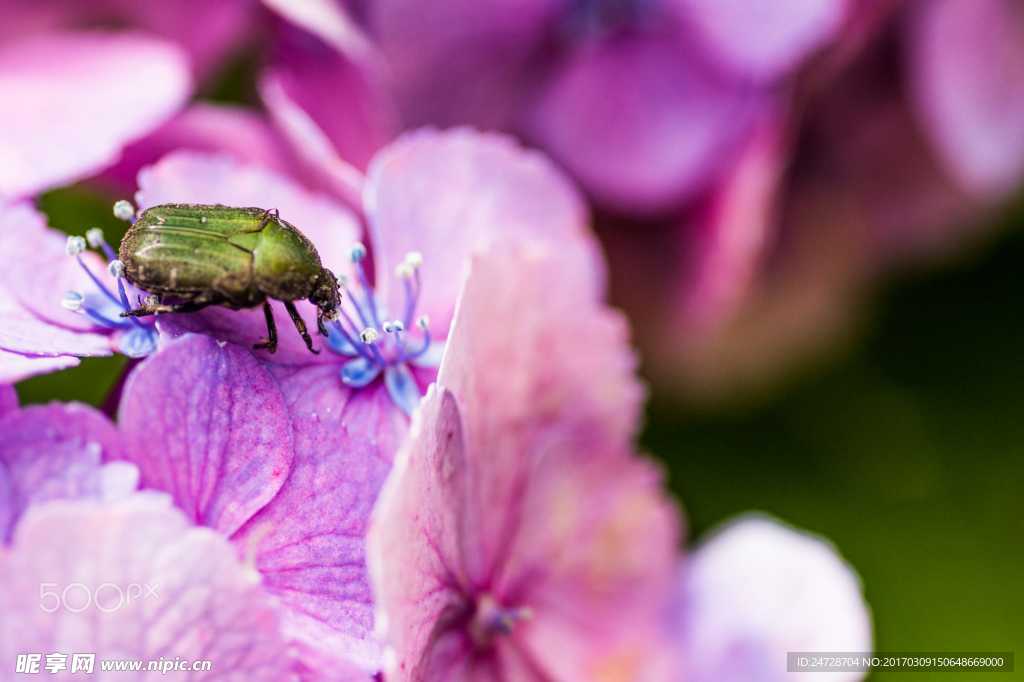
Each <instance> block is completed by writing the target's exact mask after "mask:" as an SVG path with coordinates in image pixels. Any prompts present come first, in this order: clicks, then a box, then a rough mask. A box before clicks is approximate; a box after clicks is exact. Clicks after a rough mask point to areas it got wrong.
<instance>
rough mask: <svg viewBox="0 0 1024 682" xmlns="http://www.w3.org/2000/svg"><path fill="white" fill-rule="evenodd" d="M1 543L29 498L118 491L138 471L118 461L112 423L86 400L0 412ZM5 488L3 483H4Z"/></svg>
mask: <svg viewBox="0 0 1024 682" xmlns="http://www.w3.org/2000/svg"><path fill="white" fill-rule="evenodd" d="M0 434H3V436H2V437H0V479H2V482H0V492H2V493H3V494H2V495H0V544H2V542H3V541H7V540H9V539H10V537H11V532H12V531H13V529H14V525H15V523H16V521H17V520H18V518H19V517H20V516H21V515H22V513H23V512H24V511H25V510H26V509H27V508H28V507H29V506H31V505H33V504H40V503H43V502H46V501H49V500H57V499H68V498H78V497H94V498H104V497H108V498H109V497H117V496H119V495H123V494H126V493H128V492H130V491H131V490H133V489H134V488H135V484H136V483H137V481H138V474H137V472H135V471H134V470H132V469H131V468H130V467H128V465H125V464H122V463H116V464H108V465H103V464H102V462H103V460H104V459H112V458H117V457H119V456H121V455H122V454H123V448H122V442H121V438H120V436H119V435H118V433H117V430H116V429H115V428H114V425H113V424H111V423H110V421H108V420H107V418H106V417H104V416H103V415H102V414H100V413H99V412H97V411H95V410H93V409H92V408H90V407H87V406H85V405H77V404H70V405H61V404H57V403H54V404H52V405H46V406H33V407H26V408H24V409H22V410H15V411H13V412H10V413H8V414H6V415H5V416H3V417H0ZM5 488H6V489H5Z"/></svg>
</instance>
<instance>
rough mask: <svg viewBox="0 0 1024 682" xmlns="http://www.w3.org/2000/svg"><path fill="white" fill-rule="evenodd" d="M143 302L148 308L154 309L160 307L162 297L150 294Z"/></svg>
mask: <svg viewBox="0 0 1024 682" xmlns="http://www.w3.org/2000/svg"><path fill="white" fill-rule="evenodd" d="M142 302H143V303H145V304H146V307H148V308H153V307H155V306H158V305H160V297H159V296H154V295H153V294H150V295H149V296H147V297H146V298H144V299H142Z"/></svg>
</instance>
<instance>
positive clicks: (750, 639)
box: [681, 517, 871, 682]
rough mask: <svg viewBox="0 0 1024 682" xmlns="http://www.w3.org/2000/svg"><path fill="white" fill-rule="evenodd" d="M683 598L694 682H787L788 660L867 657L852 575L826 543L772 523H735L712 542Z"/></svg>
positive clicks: (864, 618)
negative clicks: (818, 654) (817, 654)
mask: <svg viewBox="0 0 1024 682" xmlns="http://www.w3.org/2000/svg"><path fill="white" fill-rule="evenodd" d="M683 594H684V598H683V611H682V624H683V631H682V632H683V637H682V641H681V645H682V647H683V660H684V661H686V669H685V678H686V679H687V680H692V682H751V680H754V681H756V682H775V681H778V682H782V681H783V680H788V679H790V677H789V676H788V675H787V673H786V672H785V660H786V652H788V651H870V650H871V619H870V615H869V613H868V610H867V607H866V605H865V604H864V597H863V595H862V593H861V586H860V581H859V580H858V578H857V576H856V574H855V573H854V572H853V570H852V569H851V568H850V566H849V565H847V564H846V563H845V562H844V561H843V559H842V558H841V557H840V556H839V555H838V554H837V552H836V550H835V548H834V547H832V546H831V545H830V544H828V543H827V542H825V541H823V540H821V539H819V538H817V537H814V536H811V535H807V534H805V533H802V532H799V531H795V530H793V529H791V528H788V527H786V526H784V525H781V524H779V523H776V522H774V521H771V520H769V519H765V518H757V517H754V518H748V519H746V520H742V521H739V522H735V523H733V524H730V525H729V526H727V527H726V528H725V529H723V530H721V531H719V532H718V533H716V534H715V535H714V536H713V537H712V539H710V540H708V541H706V542H705V543H704V544H703V545H702V546H701V547H700V549H699V550H698V551H697V552H695V553H694V554H693V555H692V557H691V559H690V560H689V561H688V562H687V564H686V566H685V570H684V575H683ZM780 662H781V663H780ZM863 676H864V674H863V673H845V674H840V673H829V674H827V675H821V676H820V679H822V680H825V679H826V678H827V679H829V680H838V681H839V682H850V681H853V680H859V679H861V678H862V677H863ZM809 679H818V678H817V677H815V676H814V675H811V677H810V678H809Z"/></svg>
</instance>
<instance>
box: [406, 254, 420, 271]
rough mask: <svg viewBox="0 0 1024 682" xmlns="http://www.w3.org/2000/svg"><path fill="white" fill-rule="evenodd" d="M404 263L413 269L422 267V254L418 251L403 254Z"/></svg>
mask: <svg viewBox="0 0 1024 682" xmlns="http://www.w3.org/2000/svg"><path fill="white" fill-rule="evenodd" d="M405 262H406V263H408V264H409V265H410V266H411V267H412V268H414V269H415V268H418V267H420V266H421V265H423V254H422V253H420V252H419V251H410V252H409V253H407V254H405Z"/></svg>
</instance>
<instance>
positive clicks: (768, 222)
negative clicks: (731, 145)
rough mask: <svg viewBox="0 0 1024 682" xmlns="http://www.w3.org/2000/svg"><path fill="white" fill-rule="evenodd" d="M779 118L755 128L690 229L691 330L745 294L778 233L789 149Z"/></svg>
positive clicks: (686, 301) (716, 319)
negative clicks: (778, 210) (781, 188)
mask: <svg viewBox="0 0 1024 682" xmlns="http://www.w3.org/2000/svg"><path fill="white" fill-rule="evenodd" d="M783 135H784V133H783V130H782V126H781V125H780V122H779V121H778V120H777V119H774V118H773V119H771V120H766V121H765V122H764V123H763V124H762V125H760V126H759V127H758V128H757V129H756V130H754V131H752V134H751V135H750V138H749V140H748V141H747V142H746V144H745V146H744V148H743V150H742V152H741V153H740V154H739V156H738V157H737V159H736V161H735V163H734V164H733V166H732V167H731V168H730V169H729V170H728V171H727V172H726V174H725V175H724V177H723V179H722V181H721V183H720V184H719V185H718V186H717V187H716V188H715V190H714V192H713V194H712V195H711V196H710V198H709V199H708V200H707V202H706V204H705V205H704V206H703V207H702V208H701V210H698V211H694V212H692V213H691V214H690V219H689V220H687V221H686V223H687V224H686V225H685V226H684V229H686V230H687V235H686V237H685V238H684V242H685V245H686V246H685V248H686V254H685V258H686V259H687V260H688V261H689V266H690V267H689V269H688V271H687V273H686V277H685V282H683V289H684V291H683V305H682V309H681V310H680V311H679V312H680V315H681V317H683V318H685V319H684V320H683V324H684V325H685V328H686V329H687V333H693V332H696V333H701V331H706V330H707V329H709V328H714V327H716V326H717V325H719V324H721V323H722V322H723V321H725V320H727V319H729V316H730V315H731V314H732V313H733V312H734V311H735V310H736V309H737V307H739V306H740V305H741V304H742V303H743V302H744V300H745V296H746V295H747V294H748V293H749V290H750V287H752V286H753V285H754V279H755V278H756V276H757V274H758V267H759V265H760V264H761V262H762V259H763V257H764V249H765V247H766V246H767V245H768V243H769V242H770V240H771V239H772V237H773V236H774V232H775V228H776V224H777V221H778V215H777V214H776V200H777V193H778V191H779V183H780V181H781V179H782V175H783V172H784V170H785V164H786V161H787V159H786V152H787V151H788V150H787V148H786V145H785V144H784V140H783Z"/></svg>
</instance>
